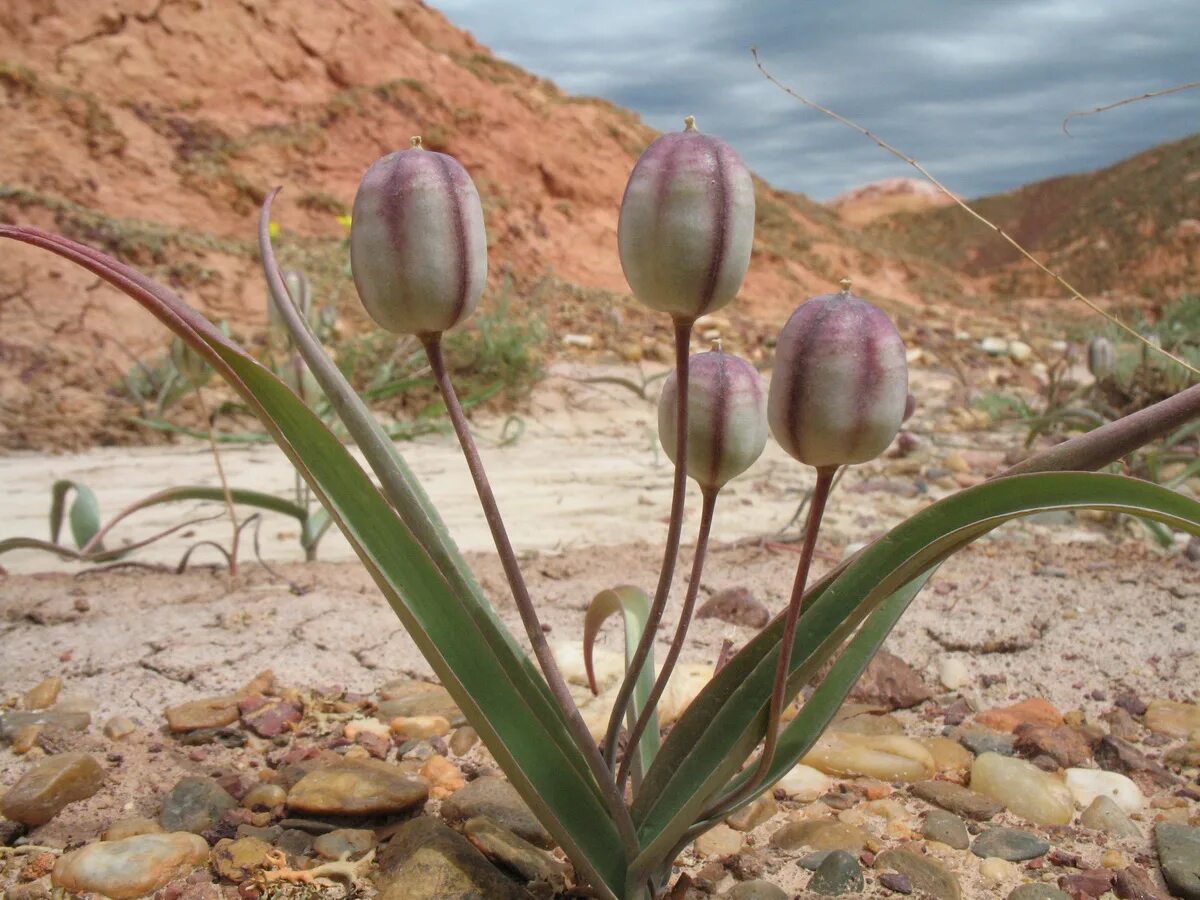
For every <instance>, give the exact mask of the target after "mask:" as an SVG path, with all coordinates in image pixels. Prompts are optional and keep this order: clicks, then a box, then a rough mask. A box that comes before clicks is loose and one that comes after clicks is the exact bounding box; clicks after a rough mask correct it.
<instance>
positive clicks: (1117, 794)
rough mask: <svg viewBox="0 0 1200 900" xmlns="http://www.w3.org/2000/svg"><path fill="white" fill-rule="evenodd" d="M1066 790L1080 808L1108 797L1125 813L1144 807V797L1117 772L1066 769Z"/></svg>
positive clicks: (1136, 787)
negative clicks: (1099, 798)
mask: <svg viewBox="0 0 1200 900" xmlns="http://www.w3.org/2000/svg"><path fill="white" fill-rule="evenodd" d="M1066 781H1067V789H1068V790H1069V791H1070V792H1071V796H1072V797H1074V798H1075V802H1076V803H1078V804H1079V805H1080V806H1089V805H1091V802H1092V801H1093V800H1095V799H1096V798H1097V797H1108V798H1109V799H1111V800H1112V801H1113V802H1114V803H1116V804H1117V806H1119V807H1121V809H1123V810H1125V812H1127V813H1135V812H1138V811H1140V810H1141V809H1143V808H1144V807H1145V806H1146V795H1145V794H1143V793H1142V789H1141V788H1139V787H1138V786H1137V785H1136V784H1134V783H1133V781H1132V780H1131V779H1129V778H1127V777H1126V776H1124V775H1121V774H1120V773H1118V772H1104V771H1102V770H1100V769H1067V773H1066Z"/></svg>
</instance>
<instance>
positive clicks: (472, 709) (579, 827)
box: [0, 226, 627, 898]
mask: <svg viewBox="0 0 1200 900" xmlns="http://www.w3.org/2000/svg"><path fill="white" fill-rule="evenodd" d="M0 237H10V238H14V239H17V240H22V241H24V242H26V243H30V244H33V245H35V246H40V247H43V248H44V249H47V250H51V251H52V252H55V253H57V254H58V255H60V256H63V257H64V258H67V259H70V260H72V261H73V262H76V263H78V264H79V265H81V266H83V267H84V268H87V269H89V270H90V271H92V272H94V273H96V274H97V275H99V276H101V277H102V278H105V279H106V280H108V281H109V282H111V283H112V284H114V285H115V286H117V287H119V288H121V289H122V290H123V291H125V292H126V293H127V294H129V295H130V296H131V297H133V298H134V299H135V300H137V301H138V302H139V303H141V304H142V305H143V306H145V307H146V308H147V309H148V310H149V311H151V312H152V313H153V314H154V315H155V316H157V317H158V318H159V319H160V320H161V321H163V322H164V323H166V324H167V325H168V326H170V327H171V328H172V330H174V331H175V332H176V334H178V335H179V336H180V337H181V338H183V339H184V340H186V341H187V342H188V343H189V345H191V346H192V347H193V348H195V349H196V350H197V351H198V352H200V353H201V354H202V355H203V356H204V357H205V358H206V359H207V360H208V361H209V362H210V363H212V364H213V365H214V367H215V368H216V369H217V371H218V372H220V373H221V374H222V375H223V376H224V377H225V378H226V380H227V381H228V382H229V383H230V384H231V386H233V387H234V388H235V389H236V390H237V391H238V392H239V393H240V394H241V395H242V397H243V399H244V400H245V401H246V402H247V403H248V404H249V405H250V406H251V407H252V408H253V409H254V410H255V411H256V413H257V414H258V415H259V416H260V417H261V418H262V420H263V423H264V425H266V426H267V427H268V428H269V429H270V430H271V432H272V433H273V434H274V435H275V438H276V440H277V441H278V443H279V445H280V447H281V448H282V449H283V450H284V452H285V453H286V454H287V455H288V457H289V459H290V460H291V461H292V463H293V465H295V466H296V468H297V470H298V471H299V472H300V473H301V474H302V475H303V476H304V478H305V480H306V481H308V483H309V484H310V486H311V487H312V488H313V490H314V492H315V493H316V494H317V496H318V497H319V498H320V499H321V501H322V503H323V504H324V505H325V507H326V509H328V510H329V512H330V515H331V516H332V517H333V519H334V520H335V521H336V522H337V523H338V525H339V526H340V527H341V529H342V531H343V533H344V534H345V535H346V537H347V539H348V540H349V541H350V543H351V545H352V546H353V547H354V549H355V551H356V552H357V553H358V554H359V557H360V558H361V559H362V561H363V562H364V564H365V565H366V567H367V570H368V571H369V572H370V574H371V575H372V577H373V579H374V580H375V582H376V584H378V585H379V587H380V589H381V590H382V591H383V593H384V595H385V597H386V598H387V599H388V601H389V603H390V604H391V606H392V608H393V609H394V610H395V611H396V613H397V615H398V616H399V617H400V619H401V621H402V623H403V624H404V625H405V627H406V629H407V630H408V631H409V633H410V635H411V636H412V637H413V639H414V641H415V642H416V643H417V644H418V646H419V647H420V648H421V650H422V652H423V653H424V655H425V656H426V658H427V659H428V660H429V662H430V664H431V665H432V666H433V668H434V670H435V672H437V674H438V676H439V678H440V679H441V680H442V683H443V684H444V685H445V687H446V688H447V690H449V691H450V693H451V695H452V696H453V697H454V699H455V701H456V702H457V703H458V705H459V706H460V707H461V708H462V710H463V711H464V713H465V714H466V715H467V717H468V719H469V720H470V721H471V722H472V723H473V724H474V725H475V727H476V728H477V729H478V730H479V731H480V734H481V736H482V737H483V738H484V740H485V742H486V743H487V745H488V747H489V749H491V750H492V752H493V754H494V755H495V756H496V758H497V760H498V761H499V762H500V763H501V765H502V767H503V768H504V770H505V772H506V773H507V774H508V776H509V778H510V780H511V781H512V783H513V785H514V786H515V787H516V788H517V790H518V791H519V792H520V793H521V795H522V797H523V798H524V799H525V801H526V802H527V803H529V804H530V805H531V806H532V807H533V808H534V809H535V810H536V811H537V812H538V814H539V818H540V819H541V820H542V821H543V823H544V824H545V825H546V827H547V829H548V830H549V831H550V833H551V834H552V835H553V836H554V837H555V839H556V840H558V841H559V843H560V844H561V845H562V846H563V848H564V849H565V850H566V851H567V852H568V854H569V855H570V856H571V858H572V860H573V861H574V862H575V863H576V865H577V866H579V867H580V869H581V870H582V871H583V872H584V874H585V876H586V877H588V879H589V880H590V881H591V882H592V884H593V886H594V887H595V888H596V889H597V890H598V891H600V892H601V894H602V895H604V896H606V897H609V898H615V897H616V896H617V892H618V891H619V890H621V886H622V885H623V883H624V875H625V867H626V862H627V859H626V856H625V851H624V848H623V846H622V843H621V840H620V836H619V835H618V834H617V832H616V828H615V826H614V825H613V822H612V820H611V819H610V817H609V816H608V811H607V808H606V807H605V806H604V804H603V802H602V801H601V799H600V798H599V796H598V794H599V791H598V788H597V786H596V785H595V783H594V782H592V781H591V780H590V779H589V778H588V777H587V773H586V768H585V766H586V764H585V763H583V761H582V760H581V759H580V758H579V753H578V751H577V750H576V749H575V748H574V746H573V745H572V744H571V743H570V741H569V736H564V735H563V734H562V732H561V729H562V727H563V726H562V725H561V716H560V717H559V720H558V722H559V725H558V728H559V731H558V732H557V733H556V731H555V722H554V721H553V720H547V719H546V717H545V716H544V715H542V714H541V712H542V711H543V710H541V709H539V708H538V707H539V704H538V701H539V699H540V698H542V697H543V696H544V695H543V693H542V692H541V690H540V689H539V688H538V687H537V684H536V680H535V679H533V678H531V677H530V673H529V669H528V668H527V666H526V665H525V663H527V660H524V656H523V654H520V652H519V650H517V649H516V643H515V641H514V640H513V638H512V636H511V634H509V633H508V632H507V629H504V628H503V626H502V625H501V624H500V623H499V621H498V618H496V617H494V614H492V615H488V614H487V613H486V612H483V614H482V615H477V614H475V613H477V612H480V611H481V610H479V609H478V604H475V603H473V602H472V598H471V597H464V596H462V595H461V594H459V593H458V592H456V591H453V590H451V589H450V588H449V586H448V584H447V581H446V579H445V577H444V576H443V573H442V572H441V571H440V570H439V569H438V567H437V566H436V565H435V564H434V562H433V560H432V559H431V557H430V555H429V553H428V552H427V551H426V549H425V548H424V547H423V546H422V545H421V543H420V542H419V541H418V540H417V539H416V537H415V536H414V535H413V533H412V531H411V530H410V529H409V528H408V527H407V526H406V525H405V523H404V522H403V521H402V520H401V519H400V518H399V517H398V516H397V514H396V511H395V510H393V509H392V508H391V507H390V506H389V505H388V504H387V502H386V501H385V500H384V498H383V497H382V496H381V495H380V493H379V491H378V489H377V488H376V487H375V486H374V485H373V484H372V483H371V481H370V479H369V478H367V476H366V473H365V472H363V470H362V468H361V467H360V466H359V465H358V464H357V463H356V462H355V461H354V458H353V457H352V456H351V455H350V454H349V453H348V452H347V451H346V449H345V448H344V447H343V446H342V445H341V444H340V442H338V441H337V439H336V438H335V437H334V436H333V435H332V434H331V433H330V432H329V430H328V429H327V428H326V427H325V426H324V425H323V424H322V423H321V421H320V420H319V419H317V418H316V416H315V415H314V414H313V413H312V411H311V410H309V409H308V408H307V407H306V406H305V405H304V404H303V403H302V402H301V401H300V400H299V398H297V397H296V396H295V394H293V393H292V392H291V391H290V390H289V389H288V388H287V387H286V386H285V385H284V384H283V383H282V382H280V381H279V379H278V378H276V377H275V376H274V375H272V374H271V373H270V372H268V371H267V370H266V369H264V368H263V367H262V366H261V365H260V364H259V363H258V362H257V361H255V360H254V359H253V358H252V357H250V356H249V355H248V354H246V353H245V352H244V351H242V350H241V349H240V348H239V347H237V346H236V345H235V344H233V343H232V342H231V341H230V340H229V339H228V338H227V337H226V336H225V335H223V334H221V333H220V332H219V331H218V330H217V329H216V328H214V327H213V326H212V324H211V323H209V322H207V321H206V320H205V319H203V317H201V316H199V314H197V313H196V312H195V311H194V310H192V309H190V308H189V307H187V306H186V305H185V304H183V303H182V302H181V301H180V300H179V299H178V298H177V297H175V295H174V294H172V293H171V292H170V291H168V290H166V289H165V288H162V287H161V286H159V285H157V284H155V283H154V282H152V281H150V280H149V279H147V278H145V276H142V275H141V274H140V273H137V272H136V271H135V270H133V269H130V268H128V267H127V266H124V265H122V264H120V263H117V262H116V261H115V260H111V259H109V258H108V257H106V256H104V255H103V254H100V253H98V252H96V251H94V250H91V249H90V248H87V247H85V246H83V245H81V244H77V243H75V242H73V241H69V240H67V239H65V238H61V237H58V236H56V235H51V234H48V233H46V232H41V231H38V230H36V229H28V228H21V227H14V226H0ZM472 607H474V609H473V608H472ZM489 629H490V631H491V632H492V633H491V634H490V635H487V636H485V635H484V634H483V633H482V632H484V631H485V630H489ZM518 657H520V658H518ZM564 737H566V738H567V739H566V740H565V741H564Z"/></svg>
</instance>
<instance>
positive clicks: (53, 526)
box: [50, 481, 103, 550]
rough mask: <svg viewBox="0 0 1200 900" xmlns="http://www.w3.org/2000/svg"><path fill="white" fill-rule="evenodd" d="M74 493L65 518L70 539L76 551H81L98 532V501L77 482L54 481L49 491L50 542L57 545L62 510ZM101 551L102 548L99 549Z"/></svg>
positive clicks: (86, 488)
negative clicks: (69, 530) (67, 521)
mask: <svg viewBox="0 0 1200 900" xmlns="http://www.w3.org/2000/svg"><path fill="white" fill-rule="evenodd" d="M72 491H74V492H75V499H74V500H73V501H71V510H70V513H69V514H68V516H67V518H68V520H69V522H70V523H71V537H72V538H73V539H74V541H75V546H76V548H77V549H80V550H82V549H83V548H84V547H85V546H87V544H88V542H89V541H90V540H91V539H92V538H93V537H95V536H96V532H98V531H99V530H100V501H99V500H97V499H96V495H95V494H94V493H93V492H92V489H91V488H89V487H88V486H87V485H86V484H83V483H82V482H79V481H56V482H54V486H53V487H52V488H51V489H50V541H51V542H52V543H55V544H57V543H58V539H59V535H60V534H61V533H62V524H63V508H64V507H65V505H66V498H67V495H68V494H70V493H71V492H72ZM100 549H103V548H100Z"/></svg>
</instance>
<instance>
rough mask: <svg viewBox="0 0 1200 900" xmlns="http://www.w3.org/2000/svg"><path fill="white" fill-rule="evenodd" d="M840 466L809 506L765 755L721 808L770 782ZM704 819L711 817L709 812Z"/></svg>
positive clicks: (830, 469)
mask: <svg viewBox="0 0 1200 900" xmlns="http://www.w3.org/2000/svg"><path fill="white" fill-rule="evenodd" d="M836 475H837V466H822V467H820V468H818V469H817V484H816V486H815V487H814V488H813V492H812V502H811V504H810V505H809V507H808V521H807V522H806V523H805V525H804V547H803V549H802V550H801V551H800V562H799V563H797V564H796V579H795V581H793V582H792V596H791V599H790V600H789V601H788V608H787V615H786V616H785V617H784V620H783V637H782V638H781V639H780V642H779V663H778V665H777V666H776V667H775V685H774V687H773V688H772V690H771V706H770V709H769V712H768V714H767V735H766V739H765V741H764V743H763V750H762V755H761V756H759V758H758V769H757V770H756V771H755V773H754V775H753V777H751V778H750V780H749V781H747V782H746V783H745V784H744V785H743V786H742V787H741V788H740V789H739V790H737V791H735V792H734V793H733V794H731V795H730V796H729V797H727V798H723V799H722V800H720V801H719V806H721V807H732V806H735V805H736V804H737V803H738V802H739V801H740V800H741V799H742V798H743V797H748V796H750V795H751V794H752V793H753V792H754V791H756V790H757V789H758V787H759V786H760V785H761V784H762V783H763V782H764V781H765V780H766V778H767V775H768V774H769V773H770V771H771V763H772V762H773V760H774V757H775V747H776V746H777V745H778V743H779V732H780V725H781V723H782V720H783V706H784V698H785V697H786V696H787V682H788V676H789V675H790V674H791V669H792V645H793V644H794V643H795V642H796V625H797V623H798V622H799V621H800V609H801V607H802V606H803V603H804V589H805V588H806V587H808V571H809V569H810V568H812V560H813V552H814V551H815V550H816V549H817V533H818V532H819V531H820V530H821V518H822V516H824V514H825V504H826V502H827V501H828V500H829V492H830V490H831V489H832V488H833V480H834V476H836ZM704 818H709V815H708V813H705V815H704Z"/></svg>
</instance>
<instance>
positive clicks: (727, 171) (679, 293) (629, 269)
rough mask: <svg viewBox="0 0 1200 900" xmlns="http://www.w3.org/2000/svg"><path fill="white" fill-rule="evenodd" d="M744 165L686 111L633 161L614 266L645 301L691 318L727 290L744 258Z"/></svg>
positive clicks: (737, 280) (745, 264)
mask: <svg viewBox="0 0 1200 900" xmlns="http://www.w3.org/2000/svg"><path fill="white" fill-rule="evenodd" d="M753 243H754V184H753V182H752V181H751V178H750V170H749V169H747V168H746V165H745V163H743V162H742V160H741V158H740V157H739V156H738V155H737V154H736V153H735V152H734V151H733V149H732V148H731V147H730V146H729V145H728V144H726V143H725V142H724V141H722V140H720V139H719V138H715V137H712V136H711V135H706V134H701V133H700V132H699V131H697V130H696V124H695V121H694V120H693V119H692V118H691V117H690V116H689V117H688V118H687V120H686V128H685V129H684V130H683V131H682V132H676V133H674V134H665V135H663V136H662V137H660V138H658V139H657V140H656V141H654V143H652V144H651V145H650V146H649V147H647V148H646V152H645V153H643V154H642V156H641V158H640V159H639V160H638V161H637V165H635V166H634V167H633V172H632V173H631V174H630V176H629V184H628V185H627V186H626V187H625V196H624V199H622V201H621V217H620V221H619V223H618V226H617V244H618V249H619V251H620V256H621V268H622V269H624V271H625V280H626V281H628V282H629V286H630V287H631V288H632V289H633V293H634V296H636V297H637V298H638V300H640V301H641V302H642V303H644V304H646V305H647V306H649V307H650V308H651V309H656V310H659V311H660V312H666V313H670V314H671V315H673V316H675V317H677V318H683V319H695V318H697V317H698V316H701V315H703V314H704V313H707V312H712V311H713V310H715V309H719V308H720V307H722V306H724V305H725V304H727V303H728V302H729V301H730V300H732V299H733V298H734V296H735V295H736V294H737V292H738V290H739V289H740V288H741V286H742V280H743V279H744V278H745V277H746V270H747V268H749V266H750V249H751V246H752V245H753Z"/></svg>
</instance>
